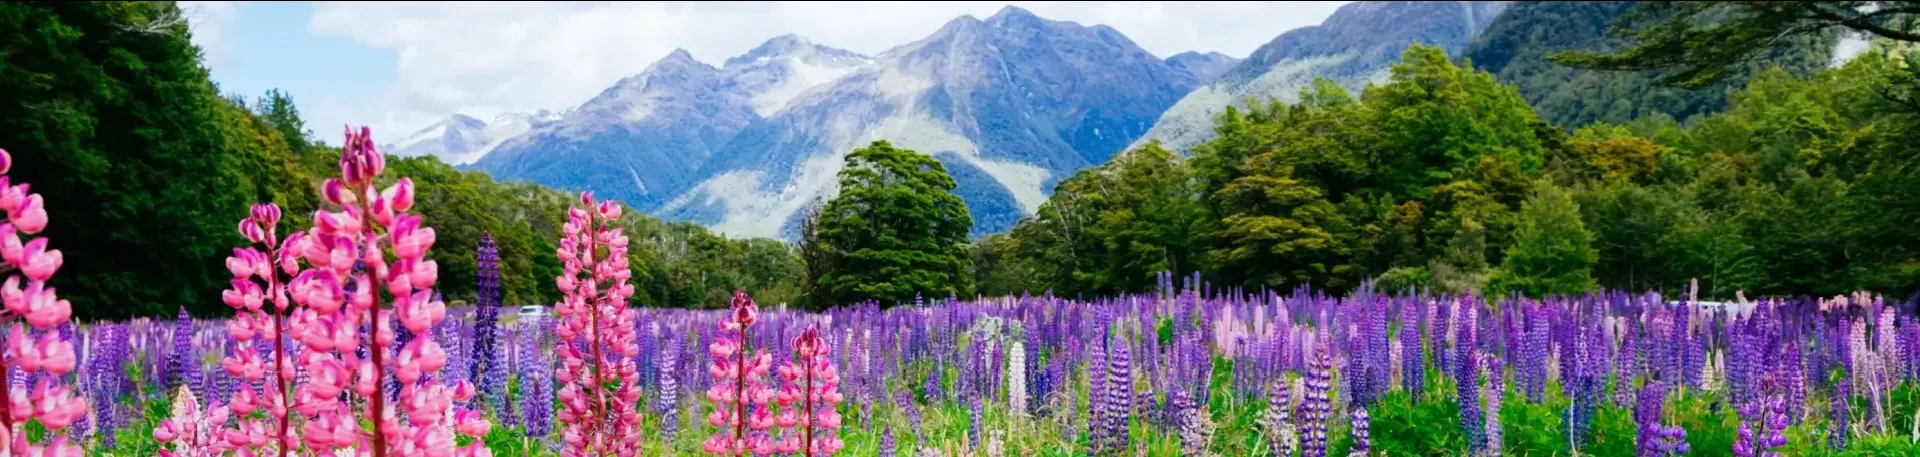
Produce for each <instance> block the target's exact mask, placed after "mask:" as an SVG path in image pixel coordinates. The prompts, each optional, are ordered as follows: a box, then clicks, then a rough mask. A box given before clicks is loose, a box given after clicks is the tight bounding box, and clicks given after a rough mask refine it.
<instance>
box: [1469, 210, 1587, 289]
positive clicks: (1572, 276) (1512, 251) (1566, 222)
mask: <svg viewBox="0 0 1920 457" xmlns="http://www.w3.org/2000/svg"><path fill="white" fill-rule="evenodd" d="M1534 189H1535V191H1534V192H1535V193H1534V195H1533V197H1532V198H1528V199H1527V202H1526V203H1525V204H1522V205H1521V206H1520V224H1519V227H1518V228H1517V229H1516V230H1515V231H1514V243H1513V247H1512V248H1509V249H1507V258H1506V260H1504V261H1502V262H1501V263H1500V271H1499V272H1498V273H1495V274H1494V276H1493V278H1492V279H1490V280H1489V281H1488V285H1487V287H1488V289H1491V290H1492V291H1494V292H1495V293H1499V292H1506V291H1512V292H1519V293H1523V294H1526V295H1527V296H1530V297H1546V296H1551V295H1577V294H1579V293H1581V292H1586V291H1587V290H1588V289H1592V288H1593V286H1594V283H1593V273H1592V272H1593V263H1594V261H1595V257H1596V255H1595V254H1594V252H1593V232H1589V231H1587V228H1586V226H1585V225H1582V223H1581V222H1580V205H1579V204H1577V203H1574V201H1573V195H1571V194H1570V193H1569V192H1567V191H1566V190H1564V189H1561V188H1559V187H1556V186H1553V185H1541V186H1537V187H1535V188H1534Z"/></svg>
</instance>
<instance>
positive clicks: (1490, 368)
mask: <svg viewBox="0 0 1920 457" xmlns="http://www.w3.org/2000/svg"><path fill="white" fill-rule="evenodd" d="M1486 367H1487V379H1486V381H1487V382H1486V390H1487V392H1486V396H1485V397H1483V398H1482V400H1483V401H1485V402H1486V406H1485V408H1486V440H1487V444H1486V448H1484V450H1483V451H1482V452H1484V453H1486V454H1487V455H1501V454H1500V448H1501V439H1502V436H1501V435H1502V433H1501V432H1502V430H1501V429H1500V403H1501V400H1503V399H1505V398H1506V392H1507V381H1506V374H1505V373H1506V372H1505V371H1503V369H1502V367H1501V364H1500V358H1498V357H1487V358H1486Z"/></svg>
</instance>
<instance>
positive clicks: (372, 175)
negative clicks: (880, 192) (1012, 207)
mask: <svg viewBox="0 0 1920 457" xmlns="http://www.w3.org/2000/svg"><path fill="white" fill-rule="evenodd" d="M346 145H347V146H346V148H345V151H344V153H343V154H342V158H341V162H340V174H339V176H336V177H334V178H333V179H330V180H328V181H327V182H326V184H325V185H324V187H323V189H324V192H323V193H324V197H325V198H324V200H325V202H326V204H325V206H326V207H324V208H318V209H317V212H316V213H314V214H315V217H314V218H313V221H314V223H313V226H312V227H305V228H302V229H301V230H298V231H295V232H292V233H286V234H281V233H277V231H276V229H275V227H277V226H278V225H279V222H280V219H281V215H282V213H281V212H282V211H283V210H282V209H281V208H279V207H277V206H275V205H273V204H271V203H263V204H260V205H257V206H255V207H253V208H252V209H251V211H240V212H238V213H237V214H236V218H237V219H240V222H239V223H238V230H239V232H240V233H241V234H242V235H244V237H245V238H246V239H247V240H249V245H247V246H241V247H238V248H236V249H235V250H234V251H233V255H232V257H231V258H230V259H229V260H228V262H227V267H228V270H229V271H231V272H232V274H233V282H232V287H231V288H230V289H229V290H228V291H227V292H226V293H224V294H223V295H222V296H221V297H219V299H220V300H222V301H223V302H224V303H225V304H226V305H228V306H229V307H230V308H231V309H232V310H233V312H234V314H233V315H232V316H231V317H228V318H224V319H192V318H189V317H188V316H187V315H186V314H185V313H184V310H183V311H182V314H181V315H180V316H179V317H178V318H177V319H161V320H148V319H140V320H135V321H131V322H94V323H74V322H69V321H68V317H69V315H70V314H71V309H70V306H69V305H67V304H66V302H64V301H62V300H59V299H58V298H57V297H56V296H55V295H54V291H53V289H52V288H50V287H46V286H45V283H46V281H47V280H48V279H49V278H50V277H52V276H53V275H54V274H55V273H57V270H58V269H59V267H60V264H61V261H62V258H61V256H60V253H59V251H58V250H54V249H52V248H51V247H50V246H49V243H48V241H47V238H45V237H38V238H32V239H30V240H26V241H25V242H23V241H22V236H31V234H35V233H38V232H40V230H41V229H42V228H44V227H45V225H46V213H45V210H44V209H43V208H42V207H41V203H40V202H41V200H40V197H39V196H38V195H34V194H31V193H29V192H28V187H27V186H26V185H25V184H19V183H14V184H7V183H5V182H4V181H0V210H3V211H5V212H6V213H7V216H8V223H6V224H4V225H0V255H3V256H4V260H5V265H6V267H5V268H6V270H7V272H6V274H7V275H8V278H7V279H6V280H5V283H4V286H0V298H4V304H5V310H6V312H5V314H4V315H0V319H3V320H0V323H4V324H5V325H6V328H5V335H6V354H5V358H4V363H5V370H0V385H5V386H8V388H9V393H10V395H9V399H10V401H6V402H0V420H4V421H6V424H8V425H9V426H8V427H4V428H0V455H27V456H36V457H38V456H79V455H115V456H149V455H162V456H191V457H201V456H228V455H231V456H248V457H257V456H276V457H277V456H292V455H298V456H308V455H358V456H379V457H386V456H408V457H412V456H430V457H450V456H459V457H477V456H491V455H501V456H518V455H565V456H622V457H626V456H640V455H645V456H658V455H729V456H742V455H781V456H824V455H836V454H838V455H863V456H896V455H943V456H948V455H969V456H973V455H984V456H1003V455H1040V456H1067V455H1105V456H1133V455H1156V456H1159V455H1185V456H1202V455H1221V456H1249V455H1253V456H1259V455H1286V456H1291V455H1303V456H1326V455H1341V454H1345V455H1394V456H1398V455H1475V456H1480V455H1570V454H1576V453H1577V454H1582V455H1623V456H1624V455H1637V456H1656V455H1657V456H1668V455H1737V456H1772V455H1915V454H1913V453H1914V452H1920V448H1917V447H1915V445H1914V444H1913V443H1914V440H1915V437H1916V436H1920V417H1916V413H1920V411H1916V408H1920V397H1917V396H1916V390H1915V386H1916V385H1920V384H1916V383H1914V382H1911V381H1913V380H1915V379H1920V324H1916V322H1915V318H1914V315H1913V312H1912V309H1911V304H1908V305H1906V306H1900V305H1897V304H1895V303H1890V302H1888V301H1886V300H1883V299H1882V298H1880V297H1875V296H1870V295H1867V294H1859V295H1855V296H1850V297H1834V298H1830V299H1791V300H1788V299H1762V300H1757V301H1751V302H1749V301H1748V300H1746V299H1745V298H1742V299H1741V300H1740V301H1739V302H1738V303H1737V304H1736V305H1735V306H1726V307H1722V306H1714V307H1708V306H1701V305H1699V304H1698V303H1697V302H1696V300H1693V299H1692V298H1691V297H1689V298H1686V299H1682V300H1677V301H1668V300H1666V299H1663V298H1662V297H1660V296H1659V295H1658V294H1651V293H1649V294H1632V293H1620V292H1609V293H1595V294H1590V295H1586V296H1582V297H1566V298H1555V299H1547V300H1531V299H1526V298H1517V297H1516V298H1509V299H1499V300H1490V299H1485V298H1481V297H1475V296H1470V295H1469V296H1445V295H1433V294H1419V293H1411V292H1409V293H1385V292H1383V291H1373V290H1368V288H1366V287H1362V288H1361V290H1359V291H1357V292H1354V293H1352V294H1348V295H1345V296H1329V295H1325V294H1321V293H1317V292H1315V291H1313V290H1309V289H1304V288H1302V289H1298V290H1293V291H1290V292H1277V291H1248V290H1222V289H1212V288H1208V287H1206V286H1205V285H1203V284H1200V283H1199V281H1197V280H1195V279H1187V280H1184V281H1179V283H1178V284H1177V283H1176V280H1175V278H1174V277H1173V276H1172V275H1163V277H1162V278H1161V285H1160V286H1159V287H1158V288H1157V290H1155V291H1153V292H1151V293H1148V294H1141V295H1132V296H1122V297H1109V298H1101V299H1094V300H1086V301H1081V300H1067V299H1062V298H1056V297H1051V296H1045V295H1041V296H1020V297H1004V298H997V299H981V300H975V301H964V302H963V301H958V300H955V299H951V298H948V299H940V300H931V301H926V300H917V301H916V302H915V303H910V304H900V306H895V307H887V308H883V307H882V306H880V305H879V304H876V303H862V304H851V305H848V306H843V307H839V308H835V309H832V310H829V311H826V312H821V313H803V312H795V311H787V310H783V309H777V308H774V307H766V308H763V307H760V306H759V305H757V304H756V303H754V301H753V300H752V298H751V297H750V295H749V294H748V293H746V292H741V293H736V294H735V295H734V298H733V300H732V303H730V304H729V305H730V306H729V307H728V308H727V309H724V310H716V311H694V310H680V309H641V308H632V307H628V306H626V305H625V304H626V303H627V298H628V297H629V296H631V294H632V293H633V286H632V285H630V284H628V279H629V277H630V275H631V272H630V269H629V266H628V265H627V264H626V263H627V260H626V259H627V256H626V249H627V238H626V237H625V236H623V235H622V234H621V232H620V230H619V229H618V228H616V227H615V225H614V224H613V223H612V221H613V220H615V219H617V218H618V217H619V213H620V212H621V210H622V209H621V207H620V206H619V205H617V204H615V203H612V202H606V201H597V200H594V199H593V198H592V196H591V195H582V196H581V198H580V201H579V202H578V204H577V205H575V206H574V207H573V208H572V209H571V210H570V211H569V214H568V223H567V224H566V226H565V229H564V233H565V237H564V238H563V239H562V240H561V242H560V243H559V245H560V248H559V249H558V251H557V252H555V253H554V254H553V255H555V256H557V258H558V259H559V260H560V261H561V264H562V265H563V273H562V275H561V276H560V277H558V278H555V279H554V280H555V281H556V284H557V285H558V289H559V290H560V291H561V292H562V293H563V296H562V297H556V302H555V303H553V304H552V305H551V307H550V308H549V309H550V310H551V313H550V315H549V316H545V317H537V318H536V317H522V316H520V315H518V314H517V313H513V312H506V310H510V309H511V308H506V307H502V306H501V305H502V304H501V303H498V301H499V298H498V297H499V293H498V291H499V282H500V278H499V273H498V264H499V253H498V252H497V251H496V250H495V249H493V248H492V246H491V243H490V242H484V241H483V243H482V245H481V247H480V249H479V250H478V252H435V251H432V247H433V242H434V232H433V229H432V228H431V227H430V223H431V221H423V220H421V218H420V217H419V216H417V215H413V214H410V213H409V210H410V209H411V208H412V206H413V203H414V202H413V193H414V191H415V190H414V189H413V185H412V184H411V182H410V181H408V180H406V179H405V178H401V179H398V180H394V181H391V182H392V184H391V185H389V186H386V187H380V186H376V185H375V182H376V181H377V180H378V179H377V178H378V177H379V175H380V174H381V172H382V171H383V168H384V166H383V162H382V161H383V158H382V156H381V155H380V154H379V153H378V152H377V151H375V149H374V148H373V146H372V141H371V140H370V139H369V138H368V137H367V134H366V132H365V131H364V130H362V131H360V132H350V133H349V135H348V139H347V141H346ZM5 157H7V156H5V154H4V151H0V159H4V158H5ZM8 162H10V161H7V160H0V174H3V173H4V171H5V168H6V166H5V165H6V163H8ZM4 179H5V178H0V180H4ZM304 210H305V209H303V211H304ZM449 255H473V256H476V257H477V258H478V260H479V264H480V265H481V268H480V274H479V275H478V277H477V278H440V277H438V274H437V269H436V267H435V263H434V261H433V260H432V258H433V257H435V256H449ZM456 280H457V281H478V283H479V290H480V291H481V293H480V299H479V303H476V304H474V305H473V306H458V307H451V308H450V307H449V305H447V304H446V303H445V302H444V301H443V300H441V298H440V297H439V296H437V294H435V293H434V288H433V286H434V285H435V284H436V283H437V282H439V281H456ZM208 299H209V300H213V299H214V297H208Z"/></svg>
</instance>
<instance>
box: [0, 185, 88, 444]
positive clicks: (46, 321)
mask: <svg viewBox="0 0 1920 457" xmlns="http://www.w3.org/2000/svg"><path fill="white" fill-rule="evenodd" d="M12 164H13V156H12V155H9V154H8V153H7V151H6V150H0V211H5V212H6V213H7V222H6V223H0V259H3V260H4V261H5V263H6V266H8V267H12V268H11V269H12V270H13V273H12V274H8V275H7V280H6V283H5V284H4V285H0V302H4V303H5V306H6V312H5V313H4V314H0V325H4V326H5V331H6V335H7V339H6V346H7V347H6V353H7V354H8V356H9V357H7V358H10V359H11V360H10V362H12V363H0V387H4V388H6V389H8V391H7V393H8V395H7V398H8V399H11V401H0V421H4V422H5V425H6V427H0V454H7V453H9V452H10V453H12V455H32V456H39V455H47V456H77V455H81V450H80V446H79V445H77V444H74V443H73V442H72V441H73V440H74V437H73V436H72V433H71V431H70V430H68V426H70V425H73V423H75V422H79V421H80V419H81V418H83V417H86V415H87V411H88V410H89V406H88V401H87V397H86V395H84V394H82V393H80V392H76V391H75V390H74V389H72V388H69V387H67V386H66V385H65V381H64V379H65V376H66V375H67V374H68V373H72V372H73V370H74V366H75V365H76V364H77V363H78V360H77V359H78V355H77V354H75V352H74V347H73V341H70V340H67V339H63V338H60V335H59V332H57V331H56V330H55V329H57V328H59V327H60V326H61V325H65V324H66V323H67V322H68V319H69V318H70V317H72V315H73V305H71V304H68V303H67V301H66V300H65V299H61V298H60V297H59V296H58V295H55V294H54V289H53V287H51V286H48V285H47V280H49V279H52V278H53V273H54V272H56V271H59V270H60V264H61V262H62V261H63V260H65V258H64V257H63V256H62V255H61V254H60V251H59V250H57V249H47V243H48V241H47V239H46V238H45V237H41V238H33V239H31V240H28V241H26V242H25V243H22V242H21V240H20V235H32V234H36V233H40V230H41V229H45V228H46V227H47V209H46V207H44V206H43V205H44V203H42V202H43V199H42V198H41V197H40V194H34V193H28V192H27V184H25V183H21V184H17V185H12V186H9V185H7V181H8V178H7V177H6V176H4V175H5V174H6V172H7V171H8V170H9V168H10V167H11V166H12ZM23 286H24V287H23ZM16 320H23V321H26V325H24V326H22V325H20V324H18V323H16V322H15V321H16ZM0 361H5V360H0ZM16 368H17V369H19V370H20V372H19V373H11V372H12V370H14V369H16ZM8 376H22V377H36V378H37V379H36V380H35V381H34V383H33V385H32V386H31V388H30V390H29V389H23V390H26V391H24V392H16V391H14V390H13V389H14V385H13V383H12V382H10V381H8V380H7V377H8ZM21 400H25V401H21ZM16 402H18V404H15V403H16ZM16 408H26V410H16ZM28 420H35V421H38V422H39V423H40V425H42V426H44V427H46V430H47V433H46V434H45V435H44V438H42V442H41V443H37V444H36V443H30V442H28V441H27V437H26V436H24V435H21V436H10V435H11V434H12V433H13V432H12V431H14V430H24V428H23V427H25V426H26V422H27V421H28ZM22 433H24V432H22Z"/></svg>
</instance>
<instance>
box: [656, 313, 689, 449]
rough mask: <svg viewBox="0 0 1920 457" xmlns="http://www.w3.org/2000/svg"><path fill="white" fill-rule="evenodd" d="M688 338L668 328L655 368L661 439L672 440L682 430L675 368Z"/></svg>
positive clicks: (678, 386) (678, 384)
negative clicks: (663, 346) (663, 347)
mask: <svg viewBox="0 0 1920 457" xmlns="http://www.w3.org/2000/svg"><path fill="white" fill-rule="evenodd" d="M685 345H686V339H685V338H684V337H682V335H680V334H677V333H675V332H673V331H672V329H671V328H669V329H668V332H667V337H666V345H665V346H666V349H665V350H663V351H660V363H659V364H657V365H656V366H655V367H654V369H655V370H656V371H657V373H656V374H655V378H654V379H655V381H654V386H655V387H654V391H655V392H657V393H658V394H659V404H658V405H655V406H654V410H655V411H658V412H659V413H660V439H661V440H663V441H666V442H672V441H673V437H674V436H675V435H678V434H679V432H680V382H679V379H677V378H676V377H675V376H674V368H675V367H677V366H679V364H680V363H679V362H680V352H681V351H683V350H685V349H684V346H685Z"/></svg>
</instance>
